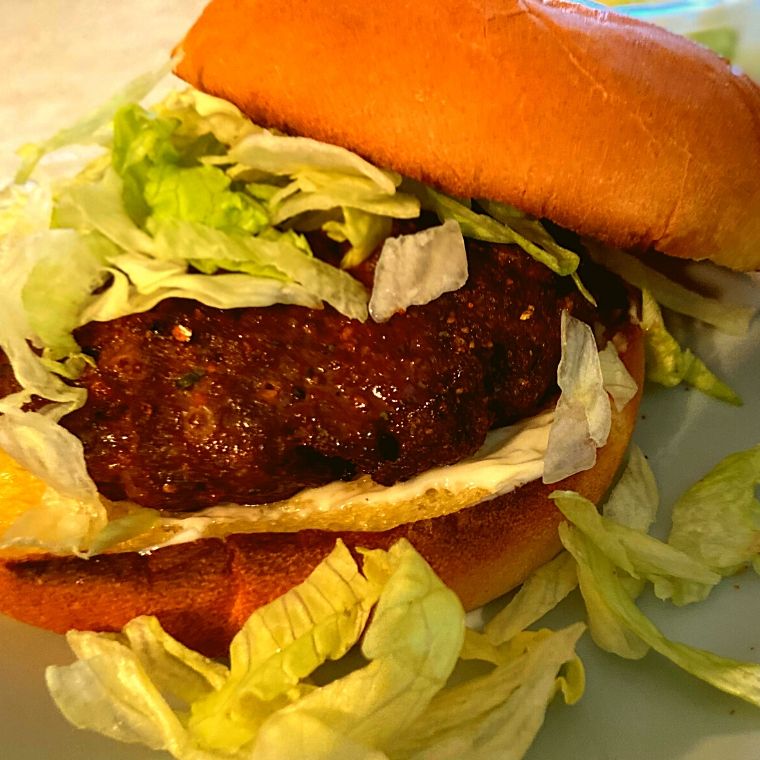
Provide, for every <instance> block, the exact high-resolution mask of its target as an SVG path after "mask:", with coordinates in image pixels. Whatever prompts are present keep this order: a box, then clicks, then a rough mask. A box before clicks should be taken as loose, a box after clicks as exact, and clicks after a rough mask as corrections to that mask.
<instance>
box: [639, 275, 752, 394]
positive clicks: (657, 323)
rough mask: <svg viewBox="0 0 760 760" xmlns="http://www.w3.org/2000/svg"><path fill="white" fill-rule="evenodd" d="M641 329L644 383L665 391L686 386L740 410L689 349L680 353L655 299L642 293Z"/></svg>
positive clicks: (721, 385) (725, 389)
mask: <svg viewBox="0 0 760 760" xmlns="http://www.w3.org/2000/svg"><path fill="white" fill-rule="evenodd" d="M641 297H642V311H641V327H642V329H643V330H644V341H645V342H644V345H645V351H646V373H647V379H648V380H651V381H653V382H655V383H659V384H660V385H664V386H666V387H668V388H672V387H673V386H676V385H678V384H679V383H682V382H685V383H688V384H689V385H692V386H693V387H695V388H697V389H698V390H700V391H702V392H703V393H706V394H707V395H708V396H712V397H713V398H717V399H719V400H720V401H725V402H727V403H729V404H733V405H734V406H740V405H741V403H742V400H741V398H739V396H738V395H737V394H736V393H735V392H734V391H733V390H731V388H730V387H729V386H728V385H726V383H724V382H723V381H722V380H720V379H719V378H718V377H716V376H715V375H714V374H713V372H712V371H711V370H710V369H709V368H708V367H707V366H706V365H705V363H704V362H703V361H702V360H701V359H700V358H699V357H698V356H695V355H694V354H693V353H692V352H691V351H690V350H689V349H688V348H687V349H683V348H681V346H679V345H678V342H677V341H676V339H675V338H674V337H673V336H672V335H671V334H670V333H669V332H668V330H667V328H666V327H665V322H664V320H663V318H662V313H661V311H660V307H659V306H658V305H657V301H656V300H655V299H654V296H652V294H651V293H650V292H649V291H647V290H642V291H641Z"/></svg>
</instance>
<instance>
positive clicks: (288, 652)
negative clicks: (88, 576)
mask: <svg viewBox="0 0 760 760" xmlns="http://www.w3.org/2000/svg"><path fill="white" fill-rule="evenodd" d="M363 554H364V567H363V572H360V571H359V569H358V567H357V565H356V563H355V562H354V560H353V558H352V556H351V554H350V553H349V552H348V551H347V549H346V548H345V547H344V546H343V545H342V544H341V543H340V542H339V543H338V544H337V545H336V547H335V549H334V551H333V552H332V553H331V554H330V555H329V556H328V557H327V558H326V559H325V560H324V561H323V562H322V564H320V565H319V566H318V567H317V568H316V569H315V570H314V572H313V573H312V575H311V576H310V577H309V578H308V579H307V580H306V581H305V582H304V583H303V584H301V585H300V586H298V587H296V588H294V589H293V590H291V591H289V592H287V593H286V594H285V595H284V596H282V597H281V598H280V599H278V600H276V601H275V602H273V603H271V604H269V605H267V606H266V607H264V608H262V609H260V610H258V611H257V612H255V613H254V614H253V615H252V616H251V618H250V619H249V620H248V622H247V623H246V624H245V625H244V626H243V628H242V630H241V631H240V633H239V634H238V635H237V636H236V637H235V639H234V641H233V643H232V646H231V649H230V659H229V666H227V665H226V664H220V663H217V662H214V661H212V660H208V659H207V658H205V657H202V656H201V655H199V654H197V653H195V652H192V651H191V650H189V649H187V648H186V647H184V646H182V645H181V644H179V643H178V642H176V641H175V640H174V639H173V638H171V637H170V636H169V635H168V634H166V632H164V631H163V630H162V629H161V626H160V625H159V624H158V622H157V621H156V620H155V619H153V618H138V619H136V620H134V621H132V622H131V623H129V624H128V625H127V626H126V628H125V629H124V631H123V633H121V634H95V633H83V632H71V633H69V634H68V640H69V643H70V645H71V647H72V649H73V650H74V653H75V654H76V656H77V657H78V660H77V662H75V663H74V664H73V665H69V666H56V667H51V668H49V669H48V671H47V682H48V687H49V689H50V692H51V694H52V696H53V698H54V700H55V702H56V704H57V705H58V706H59V708H60V709H61V711H62V712H63V713H64V715H65V716H66V717H67V718H68V719H69V720H70V721H71V722H72V723H74V724H75V725H77V726H79V727H81V728H89V729H91V730H95V731H99V732H101V733H103V734H105V735H107V736H110V737H112V738H114V739H118V740H120V741H126V742H141V743H143V744H146V745H147V746H149V747H151V748H153V749H163V750H166V751H168V752H170V753H171V754H172V755H173V756H174V757H176V758H181V759H183V760H184V759H187V760H221V758H247V757H255V758H257V759H259V760H261V759H263V758H277V759H278V760H279V758H283V757H299V758H314V759H316V758H334V757H351V758H373V759H374V760H381V759H382V758H397V759H398V760H401V758H417V760H421V759H422V758H444V757H451V758H455V757H462V756H467V757H483V758H486V757H493V756H494V753H499V756H504V757H510V758H520V757H522V756H523V755H524V753H525V751H526V750H527V748H528V746H529V745H530V743H531V742H532V740H533V738H534V736H535V733H536V732H537V731H538V729H539V728H540V726H541V724H542V722H543V719H544V714H545V711H546V707H547V705H548V703H549V702H550V701H551V700H552V699H553V697H554V695H555V694H556V693H557V692H561V693H562V694H563V695H564V698H565V700H566V701H567V702H569V703H572V702H574V701H576V700H577V699H578V698H579V697H580V695H581V694H582V692H583V686H584V678H583V669H582V667H581V666H580V664H579V662H578V660H577V658H576V655H575V643H576V641H577V640H578V638H579V636H580V635H581V634H582V632H583V626H582V625H580V624H577V625H574V626H570V627H568V628H566V629H564V630H562V631H558V632H556V633H555V632H552V631H547V630H542V631H537V632H524V631H522V630H521V629H520V630H518V629H516V628H515V627H514V626H511V627H509V631H508V632H506V629H504V628H503V626H502V627H501V634H498V633H496V632H495V631H491V633H490V634H489V633H488V631H489V629H488V628H487V629H486V633H483V634H478V633H476V632H474V631H469V629H467V630H466V629H465V623H464V613H463V610H462V607H461V604H460V603H459V600H458V599H457V597H456V596H455V594H454V593H453V592H452V591H450V590H449V589H447V588H446V586H444V585H443V584H442V583H441V581H440V580H439V579H438V578H437V577H436V575H435V574H434V573H433V572H432V570H431V569H430V567H429V566H428V565H427V563H426V562H425V561H424V560H423V559H422V558H421V557H420V556H419V554H417V553H416V552H415V551H414V549H413V548H412V547H411V545H410V544H408V543H407V542H405V541H401V542H399V543H397V544H395V545H394V546H393V547H392V548H391V549H390V550H389V551H387V552H385V551H380V550H373V551H366V552H363ZM567 568H568V565H567V562H566V561H565V562H560V563H557V564H553V565H552V566H551V568H549V569H546V570H544V571H543V572H542V576H541V579H540V580H537V581H534V582H533V583H531V584H529V585H528V586H527V587H526V589H527V590H526V591H525V592H523V595H522V597H521V600H522V601H521V602H520V603H519V607H520V609H521V610H522V612H521V613H520V614H519V615H518V617H519V619H520V621H521V622H520V623H519V624H522V622H526V621H529V620H535V619H536V617H538V616H540V615H541V614H543V610H544V609H545V606H546V604H547V599H548V598H549V597H552V596H554V597H556V596H557V594H552V593H548V594H547V592H546V589H547V587H552V588H565V587H566V586H567V578H568V574H567ZM553 575H557V578H555V579H554V580H552V578H551V576H553ZM371 611H372V612H373V614H372V616H371V618H370V612H371ZM368 620H369V622H368ZM519 624H518V625H519ZM488 635H490V636H491V638H490V639H489V642H490V646H491V650H487V649H486V648H483V649H482V651H481V652H478V653H476V654H474V655H473V654H472V653H471V652H470V653H469V654H468V653H467V651H466V650H467V645H466V640H467V637H468V636H472V637H481V638H485V637H486V636H488ZM504 635H508V636H509V638H508V639H504ZM360 636H361V639H360ZM360 640H361V653H360V654H359V653H358V652H354V653H352V654H351V655H350V656H351V657H352V658H353V659H352V661H351V662H350V664H352V665H353V669H352V670H351V671H350V672H348V673H347V674H346V675H338V676H337V677H334V678H333V679H332V680H328V682H327V683H325V684H324V685H318V684H319V683H321V682H323V681H324V679H325V674H324V672H322V673H321V675H320V676H319V677H318V678H312V673H314V671H315V669H316V668H317V667H318V666H320V665H321V664H322V663H324V662H325V661H327V660H331V659H337V658H342V657H344V656H345V655H346V653H347V651H348V650H349V648H350V647H352V646H353V645H354V644H355V643H357V642H358V641H360ZM463 656H464V657H473V656H474V657H476V658H478V659H481V660H483V661H484V663H486V668H488V669H490V670H489V672H487V673H486V674H485V675H476V676H470V677H469V678H467V679H466V680H464V681H462V680H461V679H460V682H459V683H458V685H455V686H452V685H448V684H447V681H448V679H449V676H450V675H451V673H452V672H453V671H454V669H455V667H456V665H457V663H458V662H459V661H460V657H463ZM345 670H346V668H345V667H342V668H341V671H342V672H345ZM501 753H504V754H501Z"/></svg>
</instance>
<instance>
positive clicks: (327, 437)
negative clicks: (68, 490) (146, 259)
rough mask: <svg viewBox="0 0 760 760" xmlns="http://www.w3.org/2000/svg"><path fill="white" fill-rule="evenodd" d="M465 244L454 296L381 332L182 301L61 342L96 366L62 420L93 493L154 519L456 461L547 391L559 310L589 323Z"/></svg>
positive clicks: (327, 316) (587, 312)
mask: <svg viewBox="0 0 760 760" xmlns="http://www.w3.org/2000/svg"><path fill="white" fill-rule="evenodd" d="M467 248H468V259H469V267H470V275H469V279H468V282H467V284H466V285H465V286H464V287H463V288H461V289H460V290H458V291H457V292H454V293H447V294H445V295H443V296H441V297H440V298H438V299H437V300H435V301H434V302H432V303H429V304H427V305H424V306H419V307H411V308H409V309H408V310H407V311H406V312H405V313H403V314H397V315H395V316H394V317H392V318H391V319H390V320H389V321H388V322H386V323H384V324H377V323H375V322H372V321H371V320H370V321H367V322H365V323H360V322H357V321H353V320H350V319H348V318H346V317H343V316H342V315H340V314H339V313H337V312H336V311H335V310H333V309H332V308H329V307H326V308H325V309H323V310H310V309H305V308H303V307H297V306H272V307H268V308H263V309H262V308H249V309H231V310H220V309H214V308H211V307H208V306H204V305H202V304H200V303H198V302H195V301H190V300H181V299H172V300H168V301H164V302H163V303H161V304H159V305H158V306H157V307H155V308H154V309H152V310H151V311H149V312H146V313H144V314H135V315H132V316H128V317H124V318H121V319H118V320H115V321H113V322H109V323H91V324H88V325H86V326H85V327H82V328H80V329H79V330H78V331H77V333H76V339H77V341H78V342H79V344H80V346H81V347H82V349H83V351H84V352H85V353H86V354H88V355H89V356H91V357H92V358H93V359H94V364H95V366H93V367H90V368H88V369H87V370H86V371H85V372H84V374H83V375H82V376H81V377H80V378H79V380H77V381H76V384H77V385H79V386H81V387H84V388H86V389H87V391H88V399H87V403H86V405H85V406H84V407H83V408H82V409H80V410H78V411H76V412H74V413H72V414H70V415H68V416H66V417H65V418H64V419H63V420H62V424H63V425H64V427H66V428H67V429H68V430H70V431H71V432H72V433H73V434H74V435H76V436H77V437H78V438H79V439H80V440H81V441H82V443H83V445H84V451H85V458H86V462H87V466H88V469H89V472H90V474H91V476H92V477H93V479H94V480H95V482H96V483H97V484H98V487H99V489H100V490H101V492H102V493H103V494H104V495H105V496H107V497H108V498H111V499H116V500H118V499H130V500H132V501H134V502H136V503H138V504H141V505H144V506H147V507H154V508H160V509H165V510H195V509H199V508H203V507H207V506H210V505H214V504H219V503H224V502H235V503H251V504H256V503H266V502H272V501H276V500H279V499H283V498H286V497H288V496H291V495H292V494H294V493H296V492H297V491H298V490H300V489H302V488H304V487H308V486H316V485H320V484H324V483H328V482H330V481H332V480H335V479H339V478H351V477H353V476H355V475H358V474H368V475H371V476H372V478H374V480H375V481H377V482H379V483H382V484H385V485H390V484H392V483H394V482H396V481H399V480H403V479H405V478H409V477H411V476H412V475H415V474H416V473H419V472H421V471H424V470H426V469H428V468H430V467H432V466H435V465H444V464H450V463H453V462H456V461H458V460H460V459H462V458H463V457H465V456H467V455H469V454H472V453H473V452H474V451H475V450H477V448H478V447H479V446H480V445H481V444H482V442H483V440H484V438H485V435H486V433H487V431H488V430H489V429H490V428H492V427H494V426H495V425H501V424H505V423H508V422H510V421H513V420H515V419H516V418H519V417H523V416H526V415H528V414H530V413H532V412H535V411H537V410H538V409H539V408H540V407H541V406H542V405H544V404H546V402H547V400H548V399H549V398H550V397H552V396H553V395H555V394H556V368H557V363H558V361H559V357H560V314H561V311H562V310H563V309H567V310H568V311H570V312H572V313H575V314H577V315H578V316H580V317H581V318H583V319H585V320H586V321H593V319H594V318H595V316H596V312H595V310H594V309H593V308H592V307H591V306H590V305H589V304H588V303H587V302H586V301H585V300H584V299H583V297H582V296H581V295H580V294H579V293H578V292H577V290H576V289H575V286H574V285H573V283H572V281H571V280H570V278H567V277H565V278H562V277H557V276H555V275H553V274H552V273H551V272H550V271H549V270H548V269H546V268H545V267H544V266H542V265H540V264H537V263H535V262H534V261H533V260H532V259H531V258H530V257H529V256H527V255H526V254H524V253H523V252H522V251H521V250H519V249H517V248H514V247H511V246H501V245H487V244H482V243H476V242H472V241H468V242H467ZM373 266H374V264H373V262H369V263H368V264H365V265H363V267H362V268H361V269H360V271H359V272H358V276H359V277H360V279H364V281H365V282H367V283H369V282H371V279H372V269H373ZM608 291H609V288H608V289H607V291H605V292H608ZM7 375H8V373H7V372H5V374H4V373H3V372H1V371H0V384H1V383H3V382H7ZM3 377H6V380H5V381H3ZM9 390H10V389H9V388H6V389H5V390H3V389H2V388H0V392H2V393H5V392H8V391H9Z"/></svg>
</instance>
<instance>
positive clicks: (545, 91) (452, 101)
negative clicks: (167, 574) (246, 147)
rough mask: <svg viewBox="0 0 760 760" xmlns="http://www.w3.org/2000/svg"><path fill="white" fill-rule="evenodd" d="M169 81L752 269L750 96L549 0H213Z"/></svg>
mask: <svg viewBox="0 0 760 760" xmlns="http://www.w3.org/2000/svg"><path fill="white" fill-rule="evenodd" d="M179 52H180V56H181V57H180V60H179V62H178V63H177V69H176V71H177V74H178V75H179V76H181V77H182V78H184V79H186V80H187V81H188V82H189V83H191V84H192V85H194V86H195V87H197V88H199V89H201V90H204V91H206V92H209V93H211V94H214V95H218V96H220V97H223V98H226V99H228V100H230V101H232V102H233V103H235V104H236V105H238V106H239V107H240V108H241V109H242V110H243V111H244V112H245V113H247V114H248V115H249V116H250V117H251V118H252V119H253V120H254V121H255V122H256V123H258V124H261V125H263V126H269V127H277V128H279V129H283V130H285V131H287V132H288V133H291V134H301V135H307V136H310V137H314V138H316V139H319V140H322V141H325V142H331V143H336V144H339V145H343V146H345V147H347V148H350V149H352V150H354V151H356V152H358V153H360V154H362V155H363V156H365V157H366V158H368V159H369V160H370V161H372V162H374V163H376V164H379V165H381V166H385V167H391V168H393V169H396V170H397V171H399V172H401V173H403V174H405V175H407V176H410V177H413V178H415V179H419V180H422V181H424V182H428V183H430V184H433V185H436V186H438V187H440V188H443V189H444V190H447V191H448V192H450V193H453V194H455V195H461V196H466V197H481V198H489V199H492V200H498V201H502V202H505V203H509V204H512V205H514V206H516V207H518V208H520V209H522V210H523V211H525V212H527V213H529V214H532V215H534V216H538V217H547V218H550V219H552V220H554V221H555V222H557V223H558V224H561V225H562V226H564V227H567V228H569V229H572V230H575V231H576V232H579V233H581V234H583V235H588V236H592V237H595V238H597V239H599V240H601V241H602V242H605V243H608V244H610V245H614V246H618V247H621V248H627V249H648V248H651V247H653V248H655V249H657V250H659V251H661V252H663V253H667V254H670V255H673V256H680V257H686V258H695V259H702V258H710V259H712V260H713V261H715V262H717V263H719V264H724V265H727V266H730V267H732V268H736V269H744V270H749V269H756V268H760V88H758V86H757V85H756V84H754V83H753V82H752V81H751V80H750V79H749V78H748V77H746V76H744V75H742V74H740V73H738V72H736V71H735V70H734V69H732V67H731V66H730V64H729V63H728V62H726V61H724V60H722V59H721V58H719V57H717V56H716V55H714V54H713V53H711V52H709V51H708V50H706V49H703V48H701V47H699V46H697V45H696V44H694V43H692V42H690V41H688V40H686V39H684V38H681V37H678V36H676V35H674V34H671V33H669V32H667V31H665V30H663V29H660V28H658V27H654V26H651V25H649V24H645V23H642V22H639V21H636V20H633V19H630V18H625V17H622V16H618V15H615V14H613V13H608V12H605V11H602V10H594V9H590V8H587V7H584V6H580V5H576V4H573V3H567V2H558V1H557V0H546V2H541V1H539V0H437V2H434V3H427V2H409V0H383V2H379V3H378V2H375V0H331V1H330V2H313V1H312V0H280V1H279V2H266V0H213V2H212V3H211V4H210V5H209V6H208V8H207V9H206V10H205V11H204V13H203V15H202V17H201V18H200V19H199V20H198V21H197V22H196V24H195V26H193V28H192V29H191V30H190V32H189V33H188V35H187V37H186V38H185V40H184V42H183V43H182V44H181V46H180V49H179Z"/></svg>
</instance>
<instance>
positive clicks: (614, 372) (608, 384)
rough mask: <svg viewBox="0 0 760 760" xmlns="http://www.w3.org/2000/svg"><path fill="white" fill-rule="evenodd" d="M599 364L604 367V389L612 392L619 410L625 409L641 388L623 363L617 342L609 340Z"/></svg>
mask: <svg viewBox="0 0 760 760" xmlns="http://www.w3.org/2000/svg"><path fill="white" fill-rule="evenodd" d="M599 365H600V367H601V369H602V383H603V385H604V390H606V391H607V393H609V394H610V396H611V397H612V401H613V403H614V404H615V409H617V411H619V412H620V411H622V410H623V409H625V407H626V405H627V404H628V402H629V401H630V400H631V399H632V398H633V397H634V396H635V395H636V393H637V392H638V390H639V387H638V385H637V384H636V381H635V380H634V379H633V377H631V373H630V372H629V371H628V369H627V368H626V366H625V364H623V360H622V359H621V358H620V356H619V355H618V352H617V349H616V348H615V344H614V343H613V342H612V341H609V342H608V343H607V345H606V346H605V347H604V348H603V349H602V350H601V351H600V352H599Z"/></svg>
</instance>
